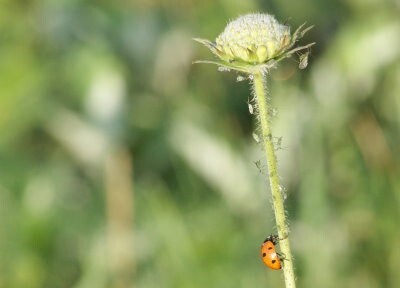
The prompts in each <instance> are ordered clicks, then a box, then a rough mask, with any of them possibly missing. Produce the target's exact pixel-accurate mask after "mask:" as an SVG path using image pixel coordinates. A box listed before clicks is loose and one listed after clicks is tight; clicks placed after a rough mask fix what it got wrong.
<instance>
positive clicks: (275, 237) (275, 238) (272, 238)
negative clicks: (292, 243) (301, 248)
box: [264, 234, 279, 245]
mask: <svg viewBox="0 0 400 288" xmlns="http://www.w3.org/2000/svg"><path fill="white" fill-rule="evenodd" d="M278 240H279V236H278V235H272V234H271V235H269V236H268V237H267V238H266V239H265V240H264V243H265V242H268V241H270V242H272V244H274V245H276V243H277V242H278Z"/></svg>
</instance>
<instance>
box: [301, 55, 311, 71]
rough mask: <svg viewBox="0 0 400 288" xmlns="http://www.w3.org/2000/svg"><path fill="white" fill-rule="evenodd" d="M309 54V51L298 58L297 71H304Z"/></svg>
mask: <svg viewBox="0 0 400 288" xmlns="http://www.w3.org/2000/svg"><path fill="white" fill-rule="evenodd" d="M309 54H310V52H309V51H307V52H305V53H303V54H301V55H300V57H299V69H305V68H306V67H307V65H308V55H309Z"/></svg>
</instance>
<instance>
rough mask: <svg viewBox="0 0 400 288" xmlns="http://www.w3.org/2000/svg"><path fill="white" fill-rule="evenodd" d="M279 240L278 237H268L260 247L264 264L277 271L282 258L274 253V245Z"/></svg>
mask: <svg viewBox="0 0 400 288" xmlns="http://www.w3.org/2000/svg"><path fill="white" fill-rule="evenodd" d="M278 240H279V238H278V235H270V236H268V237H267V239H265V240H264V243H263V244H262V245H261V258H262V261H263V262H264V264H265V265H266V266H267V267H269V268H271V269H273V270H279V269H281V268H282V260H283V257H282V256H281V255H280V254H279V253H278V252H276V249H275V245H276V243H277V241H278Z"/></svg>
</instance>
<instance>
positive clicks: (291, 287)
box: [253, 72, 296, 288]
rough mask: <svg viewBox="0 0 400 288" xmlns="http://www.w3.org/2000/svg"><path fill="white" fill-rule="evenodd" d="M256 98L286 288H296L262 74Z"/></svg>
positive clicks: (256, 78) (256, 76) (257, 77)
mask: <svg viewBox="0 0 400 288" xmlns="http://www.w3.org/2000/svg"><path fill="white" fill-rule="evenodd" d="M253 77H254V79H253V85H254V93H255V98H256V101H257V104H258V117H259V121H260V124H261V131H262V144H263V145H264V150H265V153H266V156H267V166H268V176H269V183H270V186H271V193H272V203H273V207H274V212H275V220H276V227H277V230H278V236H279V239H280V241H279V246H280V249H281V251H282V254H283V255H284V258H285V260H283V274H284V278H285V284H286V288H295V287H296V282H295V275H294V270H293V258H292V253H291V251H290V244H289V238H288V232H289V231H288V226H287V224H286V217H285V209H284V206H283V200H284V199H283V196H282V188H281V186H280V184H279V176H278V167H277V161H276V155H275V147H274V143H273V137H272V133H271V128H270V119H269V118H270V116H269V113H268V102H267V95H266V79H265V76H264V75H263V73H262V72H257V73H254V74H253Z"/></svg>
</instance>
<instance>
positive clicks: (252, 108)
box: [247, 99, 254, 115]
mask: <svg viewBox="0 0 400 288" xmlns="http://www.w3.org/2000/svg"><path fill="white" fill-rule="evenodd" d="M247 105H248V106H249V113H250V114H251V115H253V114H254V107H253V105H252V104H251V103H250V101H249V99H247Z"/></svg>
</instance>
